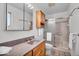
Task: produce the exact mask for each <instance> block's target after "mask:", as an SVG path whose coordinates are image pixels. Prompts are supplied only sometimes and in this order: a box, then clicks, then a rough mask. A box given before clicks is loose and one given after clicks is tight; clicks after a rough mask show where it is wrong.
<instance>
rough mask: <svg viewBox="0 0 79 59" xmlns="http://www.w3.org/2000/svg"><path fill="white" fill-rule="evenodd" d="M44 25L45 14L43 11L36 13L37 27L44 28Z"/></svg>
mask: <svg viewBox="0 0 79 59" xmlns="http://www.w3.org/2000/svg"><path fill="white" fill-rule="evenodd" d="M44 24H45V14H44V13H43V12H42V11H41V10H38V11H36V27H37V28H42V27H44Z"/></svg>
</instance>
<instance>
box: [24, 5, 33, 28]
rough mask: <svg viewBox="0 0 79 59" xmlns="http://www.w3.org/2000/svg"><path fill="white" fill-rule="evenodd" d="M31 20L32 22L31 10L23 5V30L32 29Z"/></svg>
mask: <svg viewBox="0 0 79 59" xmlns="http://www.w3.org/2000/svg"><path fill="white" fill-rule="evenodd" d="M32 20H33V10H32V9H30V8H29V6H28V5H27V4H25V21H24V30H31V29H32Z"/></svg>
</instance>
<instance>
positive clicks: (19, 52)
mask: <svg viewBox="0 0 79 59" xmlns="http://www.w3.org/2000/svg"><path fill="white" fill-rule="evenodd" d="M43 41H45V40H39V41H38V40H35V41H34V42H33V44H28V43H27V42H24V43H20V44H17V45H15V46H13V47H12V50H11V51H10V52H9V53H8V54H6V56H23V55H24V54H25V53H27V52H29V51H30V50H32V49H33V48H35V47H36V46H37V45H39V44H40V43H41V42H43Z"/></svg>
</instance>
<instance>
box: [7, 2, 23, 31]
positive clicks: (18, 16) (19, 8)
mask: <svg viewBox="0 0 79 59" xmlns="http://www.w3.org/2000/svg"><path fill="white" fill-rule="evenodd" d="M21 20H23V4H22V3H8V4H7V30H23V21H21Z"/></svg>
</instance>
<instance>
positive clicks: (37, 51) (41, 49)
mask: <svg viewBox="0 0 79 59" xmlns="http://www.w3.org/2000/svg"><path fill="white" fill-rule="evenodd" d="M33 56H45V43H44V42H42V43H41V44H40V45H38V46H37V47H36V48H34V49H33Z"/></svg>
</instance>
